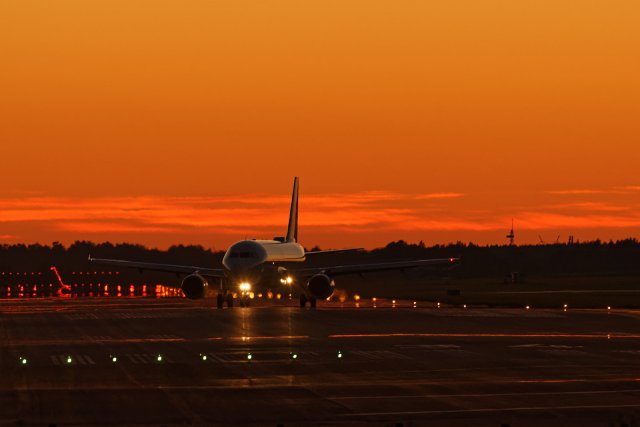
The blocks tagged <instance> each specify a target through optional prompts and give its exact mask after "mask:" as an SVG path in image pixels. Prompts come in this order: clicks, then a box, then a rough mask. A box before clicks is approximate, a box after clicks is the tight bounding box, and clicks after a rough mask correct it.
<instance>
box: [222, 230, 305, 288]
mask: <svg viewBox="0 0 640 427" xmlns="http://www.w3.org/2000/svg"><path fill="white" fill-rule="evenodd" d="M304 260H305V252H304V248H303V247H302V245H300V244H298V243H296V242H281V241H278V240H241V241H239V242H236V243H234V244H233V245H231V246H230V247H229V249H228V250H227V252H226V253H225V254H224V258H223V259H222V265H223V266H224V268H225V269H226V270H227V272H228V274H229V276H230V277H231V278H232V280H233V281H235V282H247V283H252V284H255V283H256V282H257V281H259V279H260V274H261V269H262V266H263V265H264V264H265V263H276V262H302V261H304Z"/></svg>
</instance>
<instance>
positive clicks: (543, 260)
mask: <svg viewBox="0 0 640 427" xmlns="http://www.w3.org/2000/svg"><path fill="white" fill-rule="evenodd" d="M313 249H314V250H317V249H319V248H313ZM89 255H91V256H93V257H97V258H115V259H125V260H136V261H146V262H157V263H167V264H184V265H193V266H202V267H213V268H216V267H218V266H220V265H221V261H222V257H223V255H224V252H221V251H212V250H211V249H207V248H204V247H203V246H198V245H186V246H185V245H176V246H171V247H169V248H168V249H166V250H159V249H150V248H147V247H145V246H142V245H138V244H129V243H119V244H113V243H109V242H105V243H93V242H88V241H77V242H75V243H73V244H71V245H69V246H65V245H62V244H61V243H58V242H54V243H53V244H51V245H41V244H30V245H25V244H12V245H1V246H0V270H1V271H48V270H49V269H50V267H51V266H56V267H57V268H58V269H59V270H60V271H62V272H67V273H68V272H71V271H95V270H105V267H103V266H96V265H92V264H90V263H89V262H88V260H87V258H88V256H89ZM449 257H458V258H461V260H462V261H461V263H460V265H459V266H457V267H456V269H455V272H454V274H455V275H456V276H458V277H461V278H473V277H501V276H503V275H504V274H507V273H509V272H514V271H517V272H520V273H522V274H526V275H545V276H567V275H581V276H589V275H625V276H629V275H638V274H640V242H639V241H638V240H636V239H625V240H619V241H609V242H602V241H600V240H595V241H591V242H581V243H575V244H546V245H523V246H508V245H489V246H480V245H476V244H473V243H462V242H457V243H451V244H446V245H434V246H427V245H425V244H424V243H423V242H419V243H408V242H405V241H403V240H399V241H394V242H391V243H389V244H387V245H386V246H384V247H382V248H378V249H373V250H362V251H353V252H343V253H327V254H321V255H315V256H312V257H309V258H308V260H307V263H306V264H307V265H308V266H322V265H343V264H356V263H371V262H376V261H391V260H397V259H423V258H449ZM121 274H124V275H126V276H130V277H131V278H132V279H134V278H135V279H136V280H137V279H139V277H140V276H139V274H140V272H137V271H134V272H126V271H121ZM145 274H147V275H149V274H152V277H153V278H157V279H158V280H160V279H161V278H163V277H166V275H163V274H155V273H150V272H145ZM123 278H124V277H123Z"/></svg>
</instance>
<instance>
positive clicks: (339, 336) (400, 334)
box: [328, 332, 640, 340]
mask: <svg viewBox="0 0 640 427" xmlns="http://www.w3.org/2000/svg"><path fill="white" fill-rule="evenodd" d="M402 337H407V338H411V337H423V338H584V339H607V340H611V339H622V338H624V339H639V338H640V335H633V334H623V333H620V334H614V333H609V334H604V333H602V334H562V333H547V334H545V333H531V334H497V333H496V334H494V333H425V332H397V333H388V334H380V333H371V334H332V335H329V336H328V338H331V339H344V338H402Z"/></svg>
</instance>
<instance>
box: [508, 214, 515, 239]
mask: <svg viewBox="0 0 640 427" xmlns="http://www.w3.org/2000/svg"><path fill="white" fill-rule="evenodd" d="M507 239H509V246H513V245H514V244H515V239H516V234H515V233H514V231H513V218H511V231H510V232H509V234H507Z"/></svg>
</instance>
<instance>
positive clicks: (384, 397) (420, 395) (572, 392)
mask: <svg viewBox="0 0 640 427" xmlns="http://www.w3.org/2000/svg"><path fill="white" fill-rule="evenodd" d="M621 393H640V389H626V390H589V391H547V392H531V393H527V392H523V393H473V394H419V395H395V396H341V397H328V398H327V399H328V400H377V399H380V400H382V399H434V398H441V397H507V396H550V395H551V396H552V395H589V394H621Z"/></svg>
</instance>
